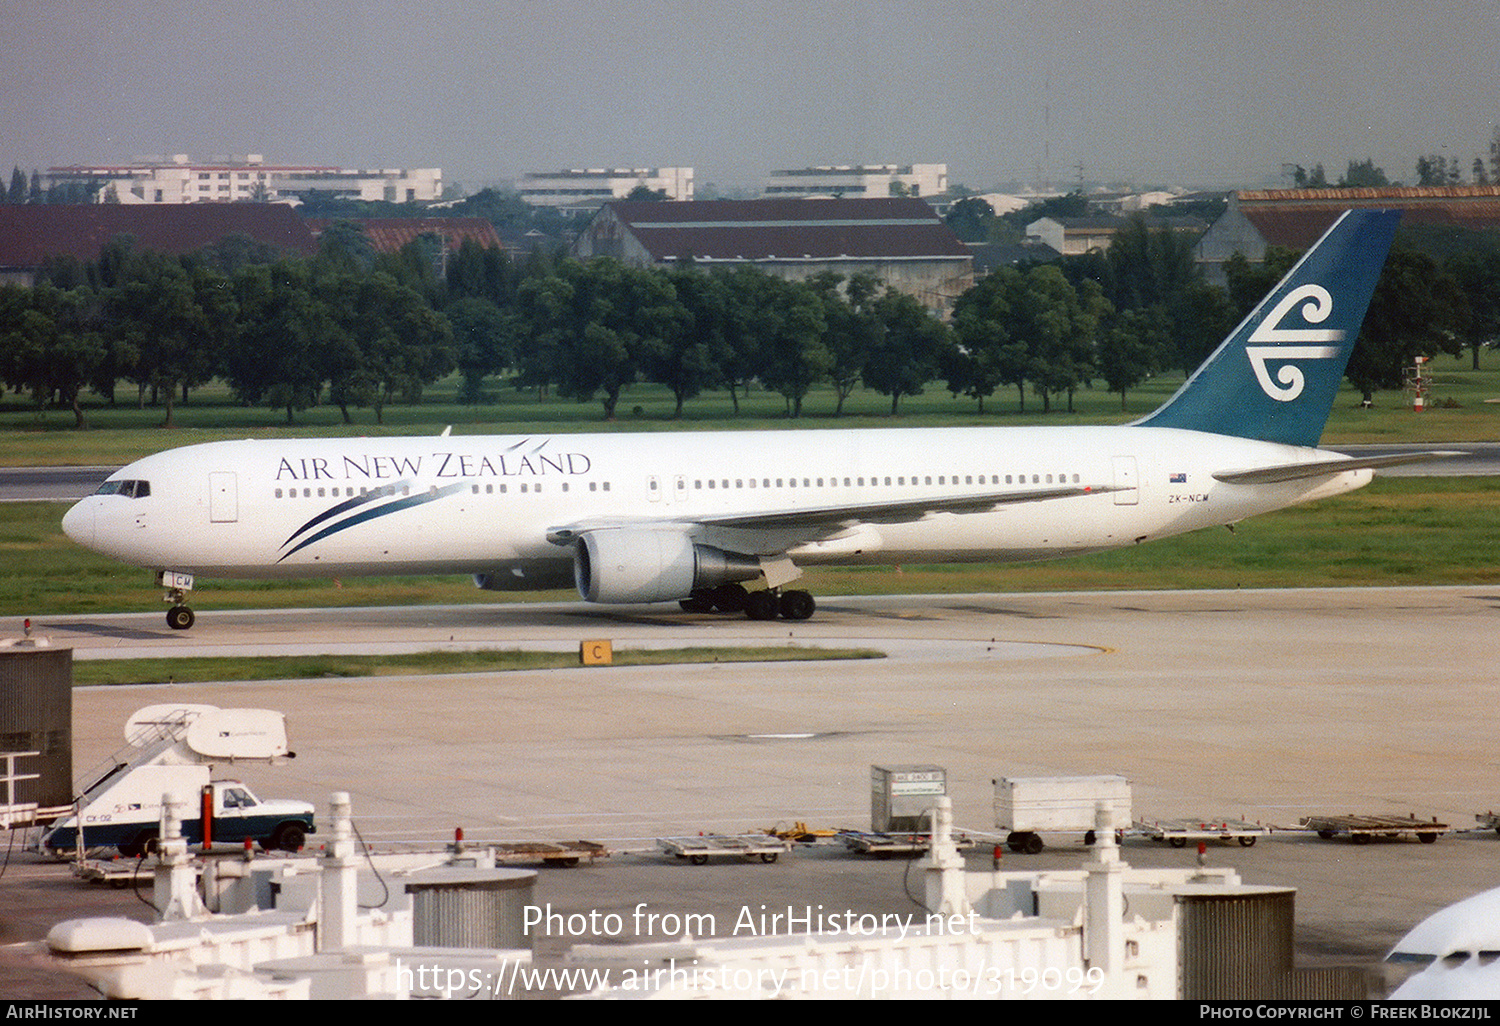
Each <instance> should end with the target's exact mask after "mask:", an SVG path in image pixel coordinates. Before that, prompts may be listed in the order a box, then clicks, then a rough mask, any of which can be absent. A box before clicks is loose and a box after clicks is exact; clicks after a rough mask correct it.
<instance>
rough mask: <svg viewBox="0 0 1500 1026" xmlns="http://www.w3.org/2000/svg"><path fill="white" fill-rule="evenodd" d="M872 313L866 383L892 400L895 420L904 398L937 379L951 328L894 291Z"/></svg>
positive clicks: (888, 292)
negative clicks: (872, 323) (872, 336)
mask: <svg viewBox="0 0 1500 1026" xmlns="http://www.w3.org/2000/svg"><path fill="white" fill-rule="evenodd" d="M872 312H873V314H874V321H875V340H874V344H873V345H872V346H871V347H870V356H869V359H868V360H866V361H865V369H864V375H863V380H864V383H865V385H866V387H868V388H873V389H874V390H875V391H877V392H879V393H880V394H881V395H888V396H890V397H891V416H893V417H894V416H896V414H897V413H899V412H900V405H901V399H902V397H903V396H909V395H921V394H922V388H923V387H924V386H925V385H926V384H927V382H929V381H931V380H932V379H933V378H934V377H936V376H937V372H938V360H939V356H940V354H941V353H942V351H943V348H944V346H945V345H946V344H947V342H948V328H947V326H946V325H944V324H943V322H942V321H940V320H938V319H937V318H936V317H934V316H933V315H932V312H931V311H929V310H928V309H927V308H926V307H924V306H923V305H922V304H921V303H919V302H918V301H917V300H916V298H915V297H913V296H910V295H908V294H907V293H905V292H898V291H897V290H895V289H893V288H887V289H886V290H885V293H884V294H883V295H881V296H880V298H878V299H877V300H875V302H874V305H873V311H872Z"/></svg>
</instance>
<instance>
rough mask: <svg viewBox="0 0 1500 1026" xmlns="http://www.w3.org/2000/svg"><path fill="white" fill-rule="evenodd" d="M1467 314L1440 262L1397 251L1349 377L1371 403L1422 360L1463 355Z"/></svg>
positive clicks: (1354, 354) (1377, 291)
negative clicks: (1384, 389)
mask: <svg viewBox="0 0 1500 1026" xmlns="http://www.w3.org/2000/svg"><path fill="white" fill-rule="evenodd" d="M1464 309H1465V306H1464V300H1463V293H1462V292H1461V290H1460V289H1459V286H1458V283H1457V282H1456V281H1455V280H1454V279H1453V277H1452V276H1451V275H1448V274H1446V273H1444V272H1443V270H1442V269H1441V268H1440V267H1439V266H1438V264H1437V262H1436V261H1435V260H1433V259H1432V258H1431V257H1430V256H1427V255H1426V254H1425V253H1418V252H1415V251H1413V250H1409V249H1404V248H1397V249H1392V250H1391V252H1390V255H1389V256H1388V257H1386V261H1385V267H1384V269H1383V270H1382V271H1381V273H1380V281H1379V282H1378V283H1377V284H1376V286H1375V294H1374V296H1373V297H1371V299H1370V308H1369V310H1368V312H1366V314H1365V321H1364V327H1363V328H1362V329H1361V330H1360V333H1359V341H1358V342H1357V343H1356V344H1355V346H1354V351H1353V352H1352V353H1351V354H1350V356H1349V366H1348V369H1347V370H1346V371H1345V372H1344V373H1345V375H1346V376H1347V377H1348V378H1349V381H1350V383H1351V384H1353V385H1354V387H1355V388H1357V389H1359V390H1360V392H1361V393H1362V394H1363V395H1364V398H1365V399H1366V400H1367V401H1368V400H1370V399H1373V398H1374V394H1375V390H1376V389H1379V388H1400V387H1402V375H1403V372H1404V370H1405V368H1406V367H1409V366H1411V365H1412V364H1413V363H1414V362H1415V358H1416V357H1418V356H1434V355H1436V354H1438V353H1440V352H1441V353H1451V354H1452V355H1454V356H1457V355H1459V353H1460V352H1462V347H1463V342H1462V336H1461V331H1462V328H1463V314H1464Z"/></svg>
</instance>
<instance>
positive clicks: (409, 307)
mask: <svg viewBox="0 0 1500 1026" xmlns="http://www.w3.org/2000/svg"><path fill="white" fill-rule="evenodd" d="M356 311H357V313H356V317H355V326H354V332H353V337H354V344H355V347H356V349H357V351H358V354H359V361H358V369H357V371H356V372H355V378H356V380H359V381H360V382H361V388H362V390H363V391H364V393H365V394H366V395H368V397H369V401H370V403H371V405H372V406H373V407H374V409H375V422H376V423H377V424H383V423H385V407H386V406H388V405H389V404H390V403H391V402H392V401H394V400H395V399H397V398H400V399H401V400H402V401H404V402H409V403H410V402H416V401H417V400H418V399H420V398H421V395H422V387H423V386H424V385H429V384H431V383H432V382H434V381H436V380H437V379H438V378H440V377H442V376H443V375H444V374H446V373H448V372H449V371H450V370H452V369H453V344H452V343H453V337H452V329H451V328H450V327H449V325H448V321H447V320H446V319H445V318H444V317H443V316H442V315H441V314H439V313H437V311H435V310H433V309H432V307H431V306H430V305H429V304H428V303H427V302H426V301H425V300H424V299H423V298H422V296H421V295H420V294H419V293H418V292H417V291H416V290H414V289H412V288H409V287H407V286H405V285H402V284H401V283H400V282H398V281H397V280H396V279H395V278H394V277H392V276H391V275H390V274H387V273H385V272H383V271H377V272H374V273H372V274H370V275H368V276H367V277H365V278H364V279H363V280H362V281H360V284H359V293H358V297H357V299H356Z"/></svg>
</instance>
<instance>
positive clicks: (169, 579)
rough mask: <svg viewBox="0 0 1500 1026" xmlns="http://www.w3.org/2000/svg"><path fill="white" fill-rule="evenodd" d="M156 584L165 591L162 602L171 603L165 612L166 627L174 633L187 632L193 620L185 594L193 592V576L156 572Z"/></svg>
mask: <svg viewBox="0 0 1500 1026" xmlns="http://www.w3.org/2000/svg"><path fill="white" fill-rule="evenodd" d="M156 583H157V585H159V586H160V587H163V588H166V589H167V593H166V594H165V595H163V596H162V601H163V602H170V603H172V608H171V609H168V610H167V626H168V627H170V628H172V629H173V630H174V631H185V630H187V629H188V628H189V627H191V626H192V625H193V620H194V617H193V611H192V610H191V609H189V608H188V607H187V593H188V592H190V591H192V590H193V575H192V574H182V573H177V572H176V571H174V570H158V571H157V572H156Z"/></svg>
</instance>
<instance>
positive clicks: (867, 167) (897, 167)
mask: <svg viewBox="0 0 1500 1026" xmlns="http://www.w3.org/2000/svg"><path fill="white" fill-rule="evenodd" d="M947 191H948V165H947V164H831V165H828V166H826V167H804V168H797V169H795V170H790V171H772V172H771V174H770V175H769V177H767V178H766V198H767V199H797V198H801V199H808V198H812V197H816V196H835V197H842V198H844V199H886V198H888V197H890V196H900V195H906V196H919V197H923V198H930V197H932V196H940V195H942V194H943V193H945V192H947Z"/></svg>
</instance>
